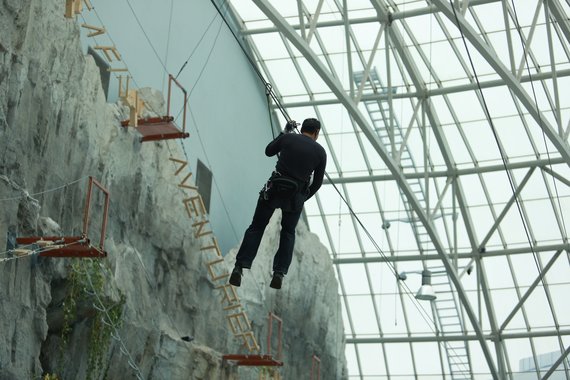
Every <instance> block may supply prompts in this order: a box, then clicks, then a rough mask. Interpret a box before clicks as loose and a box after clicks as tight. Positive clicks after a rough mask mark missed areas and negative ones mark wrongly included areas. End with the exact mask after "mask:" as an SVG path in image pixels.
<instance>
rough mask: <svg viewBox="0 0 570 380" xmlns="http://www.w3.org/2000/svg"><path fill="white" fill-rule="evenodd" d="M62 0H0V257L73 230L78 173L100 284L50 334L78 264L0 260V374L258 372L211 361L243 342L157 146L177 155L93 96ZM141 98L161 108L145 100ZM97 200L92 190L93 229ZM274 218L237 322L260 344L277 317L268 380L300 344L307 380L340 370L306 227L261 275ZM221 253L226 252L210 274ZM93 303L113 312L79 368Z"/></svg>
mask: <svg viewBox="0 0 570 380" xmlns="http://www.w3.org/2000/svg"><path fill="white" fill-rule="evenodd" d="M64 4H65V1H56V0H0V252H3V253H2V255H0V260H2V259H6V258H8V255H7V254H6V252H4V251H5V249H4V247H5V246H8V245H10V244H11V243H12V242H13V241H12V240H13V236H14V235H17V236H34V235H35V236H42V235H43V236H48V235H76V234H78V233H79V231H80V230H81V225H82V216H83V204H84V199H85V195H86V183H87V180H86V178H87V176H93V177H94V178H96V179H97V180H98V181H99V182H101V183H102V184H103V185H104V186H106V187H107V189H108V190H109V192H110V194H111V204H110V212H109V223H108V226H107V238H106V241H105V250H106V251H107V252H108V257H107V258H105V259H102V260H101V261H99V262H97V263H96V264H91V265H92V267H93V266H95V267H96V268H97V267H99V268H104V269H103V270H102V271H100V272H98V273H100V276H101V281H103V284H102V285H101V286H100V287H99V289H100V292H99V293H98V294H93V292H91V293H90V292H87V293H82V294H83V295H82V298H81V299H79V300H78V305H77V307H76V308H75V309H74V314H73V315H72V316H67V317H66V318H67V319H66V320H67V321H68V323H69V326H68V328H69V332H68V334H67V338H66V342H63V341H62V330H63V329H65V327H64V323H63V320H64V310H65V302H66V299H67V298H66V295H67V294H69V292H70V289H71V285H70V284H72V281H71V278H72V276H74V275H75V276H79V277H82V278H81V281H82V283H83V284H86V283H87V282H86V276H85V275H86V273H87V269H85V268H86V266H85V264H80V265H81V266H80V268H83V269H84V270H85V272H82V271H79V272H78V271H77V270H76V269H77V265H78V264H77V260H78V259H49V258H40V257H37V256H35V255H33V256H28V257H24V258H19V259H12V260H10V261H1V262H0V379H25V378H26V379H31V378H34V379H37V378H41V377H42V376H45V375H46V374H48V373H49V374H56V375H57V376H58V377H59V378H60V379H83V378H104V377H106V378H109V379H134V378H137V377H139V378H145V379H146V378H148V379H238V378H242V379H249V378H251V379H256V378H258V377H259V375H260V372H259V370H251V369H250V370H244V369H239V368H237V367H235V366H234V365H232V364H231V363H227V362H223V361H222V359H221V355H222V354H225V353H245V352H244V348H243V347H242V343H243V342H242V341H241V340H239V339H236V338H235V336H234V334H233V333H232V331H231V329H230V326H229V324H228V312H227V311H225V310H224V309H223V307H224V306H225V305H224V303H223V299H222V297H221V296H220V292H221V290H220V289H219V288H218V287H219V286H220V281H218V282H215V281H212V277H211V275H210V274H209V273H208V271H207V269H206V263H207V262H208V260H209V259H208V258H206V257H205V255H204V252H203V250H201V248H202V247H203V242H202V240H201V238H200V237H196V234H195V231H194V229H193V228H192V221H191V220H190V219H189V217H188V212H187V210H186V209H185V207H184V205H183V202H182V200H183V199H185V197H187V194H186V193H185V189H183V188H180V187H179V186H177V185H178V184H179V182H180V178H176V177H175V175H174V173H175V171H176V169H177V166H176V165H175V164H174V163H173V162H172V161H170V160H169V158H170V157H178V158H181V157H183V152H181V150H180V148H179V145H178V144H177V143H176V142H173V141H170V142H158V143H144V144H141V143H140V142H139V139H138V135H137V133H136V132H135V131H133V130H128V131H126V130H124V129H123V128H121V127H120V126H119V121H120V120H121V119H122V118H125V116H126V114H125V110H124V107H121V106H118V105H110V104H107V103H106V102H105V98H104V95H103V93H102V90H101V84H100V79H99V70H98V68H97V67H96V65H95V63H94V61H93V60H92V58H91V57H90V56H86V55H85V54H84V53H83V52H82V51H81V49H80V44H79V26H78V23H77V22H76V21H74V20H70V19H65V18H64V17H63V12H64ZM149 93H151V94H152V91H149ZM151 100H152V101H153V102H155V103H154V106H153V108H154V109H156V108H159V107H161V102H162V101H161V99H156V96H155V97H154V98H152V99H149V101H151ZM162 103H163V102H162ZM191 138H192V137H191ZM260 149H262V147H260ZM220 153H221V152H220ZM211 154H216V152H211ZM64 185H65V186H64ZM48 190H49V191H48ZM102 209H103V200H102V198H101V196H100V195H98V196H95V197H94V199H93V204H92V207H91V214H92V215H91V218H92V220H93V221H97V222H93V225H94V226H95V227H92V228H93V231H91V232H92V233H93V234H94V235H97V234H98V233H99V232H100V231H99V230H97V228H98V227H97V226H98V221H100V220H101V216H102ZM252 211H253V210H252ZM278 221H279V214H278V213H276V215H275V217H274V219H273V220H272V223H271V225H270V226H269V227H268V230H267V232H266V236H265V238H264V240H263V242H262V247H261V248H260V253H259V256H258V259H257V261H256V263H255V266H254V268H253V270H252V271H251V272H246V275H245V278H244V284H243V286H242V287H241V288H239V289H238V294H239V297H240V299H241V304H242V305H243V306H242V307H243V309H244V310H245V312H246V314H247V316H248V318H249V321H250V322H251V330H252V331H253V333H254V335H255V337H256V338H257V341H258V343H259V344H260V346H261V351H262V352H265V351H266V350H267V347H266V345H267V344H266V342H265V340H266V336H267V315H268V313H269V312H274V313H275V314H277V315H279V316H280V317H281V318H282V319H283V329H284V331H283V361H284V363H285V365H284V367H283V368H282V369H281V370H280V374H281V376H282V378H284V379H305V378H309V376H310V370H311V357H312V355H314V354H316V355H318V356H319V357H320V360H321V378H322V379H341V378H345V377H346V369H345V368H346V365H345V359H344V341H343V339H344V338H343V327H342V321H341V316H340V301H339V298H338V295H337V283H336V280H335V277H334V272H333V267H332V263H331V261H330V259H329V255H328V253H327V252H326V250H325V248H324V247H323V246H322V245H321V244H320V243H319V241H318V238H317V237H316V236H315V235H313V234H311V233H310V232H308V230H307V228H306V226H304V225H302V224H300V225H299V228H298V240H297V244H296V248H295V259H294V262H293V265H292V267H291V271H290V274H289V275H288V276H287V277H286V280H285V283H284V288H283V289H282V290H281V291H275V290H273V289H270V288H269V287H268V282H269V278H270V277H269V275H270V265H271V259H272V254H273V252H274V250H275V248H276V245H277V242H278V233H279V225H278ZM213 232H214V233H215V231H213ZM234 254H235V251H232V252H230V254H228V255H226V265H227V268H228V269H226V270H229V269H231V266H232V264H233V261H232V257H233V255H234ZM74 263H75V264H74ZM73 265H75V269H74V267H73ZM218 271H219V269H218ZM91 280H92V279H91V277H89V281H91ZM86 287H88V286H86ZM101 302H103V303H105V305H119V307H121V309H122V313H121V314H120V315H121V317H120V323H119V324H117V325H116V326H115V327H116V329H115V330H114V331H113V333H112V335H111V336H112V338H110V339H109V341H108V342H98V343H97V347H99V349H101V350H103V351H104V352H103V353H102V354H101V356H100V357H101V358H102V363H99V365H98V366H97V367H96V368H97V370H93V367H92V366H91V365H90V364H89V357H90V349H92V347H90V345H91V346H92V345H93V340H92V338H91V335H90V334H91V332H92V331H93V328H94V326H95V325H96V323H98V321H97V318H101V313H100V311H98V310H97V308H95V307H94V305H95V306H96V305H99V304H100V303H101ZM184 336H188V337H191V339H188V340H190V341H185V340H182V339H181V338H182V337H184ZM275 349H276V348H274V350H275Z"/></svg>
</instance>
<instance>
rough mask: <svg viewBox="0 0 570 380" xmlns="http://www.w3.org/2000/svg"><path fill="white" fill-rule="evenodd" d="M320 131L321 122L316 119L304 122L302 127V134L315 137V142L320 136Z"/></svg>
mask: <svg viewBox="0 0 570 380" xmlns="http://www.w3.org/2000/svg"><path fill="white" fill-rule="evenodd" d="M320 130H321V122H320V121H318V120H317V119H314V118H309V119H305V121H303V125H302V126H301V133H303V134H305V135H311V136H314V139H315V140H316V139H317V137H318V136H319V131H320Z"/></svg>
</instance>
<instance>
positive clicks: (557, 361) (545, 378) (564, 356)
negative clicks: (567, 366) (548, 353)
mask: <svg viewBox="0 0 570 380" xmlns="http://www.w3.org/2000/svg"><path fill="white" fill-rule="evenodd" d="M568 354H570V346H568V348H567V349H566V351H564V353H563V354H562V355H560V357H559V358H558V360H556V362H554V364H552V367H550V369H549V370H548V372H546V374H545V375H544V377H543V378H542V380H547V379H549V378H550V376H551V375H552V374H553V373H554V371H556V368H558V366H560V363H562V362H563V361H564V359H566V357H567V356H568ZM566 375H568V374H566Z"/></svg>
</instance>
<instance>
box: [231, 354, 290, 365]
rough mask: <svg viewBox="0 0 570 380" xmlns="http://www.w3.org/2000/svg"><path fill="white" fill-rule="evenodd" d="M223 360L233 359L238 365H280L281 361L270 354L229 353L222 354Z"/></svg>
mask: <svg viewBox="0 0 570 380" xmlns="http://www.w3.org/2000/svg"><path fill="white" fill-rule="evenodd" d="M222 358H223V359H224V360H228V361H235V362H236V364H237V365H239V366H250V367H282V366H283V362H281V361H278V360H275V359H273V356H271V355H240V354H229V355H224V356H222Z"/></svg>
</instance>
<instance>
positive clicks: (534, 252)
mask: <svg viewBox="0 0 570 380" xmlns="http://www.w3.org/2000/svg"><path fill="white" fill-rule="evenodd" d="M449 2H450V6H451V8H452V10H453V15H454V17H455V21H456V24H457V28H458V29H459V32H460V34H461V39H462V41H463V45H464V47H465V50H466V52H467V57H468V58H469V63H470V66H471V70H472V71H473V76H474V78H475V82H476V83H477V90H478V92H479V95H480V96H481V100H482V103H483V108H484V111H485V116H486V117H487V120H488V122H489V126H490V127H491V131H492V133H493V137H494V139H495V142H496V144H497V148H498V150H499V153H500V156H501V160H502V162H503V167H504V169H505V173H506V175H507V178H508V180H509V185H510V188H511V192H512V194H513V198H514V200H515V204H516V206H517V211H518V214H519V217H520V220H521V223H522V225H523V229H524V232H525V236H526V239H527V243H528V247H529V249H530V251H531V252H532V256H533V259H534V263H535V265H536V269H537V270H538V273H539V274H540V273H541V269H540V264H539V262H538V257H537V253H536V251H535V249H534V246H533V244H532V239H531V237H530V232H529V227H528V225H527V221H526V219H525V218H524V215H523V212H522V206H521V204H520V201H519V199H518V197H517V195H516V189H515V185H514V180H513V178H512V174H511V172H510V171H509V169H508V167H507V158H506V153H505V152H504V150H503V147H502V146H501V143H500V141H499V136H498V133H497V130H496V128H495V125H494V123H493V120H492V118H491V114H490V111H489V107H488V106H487V100H486V99H485V95H484V93H483V89H482V87H481V83H480V81H479V76H478V74H477V70H476V69H475V64H474V62H473V58H472V57H471V52H470V50H469V46H468V45H467V41H466V38H465V34H464V32H463V28H462V27H461V22H460V21H459V17H458V16H457V11H456V9H455V7H454V6H453V0H449ZM516 22H517V30H519V29H520V26H519V25H518V21H516ZM519 33H521V32H520V30H519ZM521 38H522V37H521ZM523 50H524V45H523ZM525 57H526V54H525ZM525 59H526V58H525ZM527 64H528V61H527ZM529 74H530V73H529ZM531 84H532V81H531ZM533 88H534V86H533ZM535 101H536V97H535ZM536 107H537V111H539V109H538V103H536ZM538 115H539V120H542V118H541V117H540V112H539V113H538ZM540 125H542V121H540ZM541 129H542V128H541ZM543 135H544V130H543ZM547 150H548V149H547ZM549 160H550V156H549ZM539 277H540V282H541V283H542V287H543V289H544V292H545V294H546V298H547V302H548V305H549V308H550V310H551V313H552V315H553V316H554V313H553V310H554V305H553V304H552V300H551V299H550V297H549V295H548V291H547V289H546V285H545V284H544V276H539Z"/></svg>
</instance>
